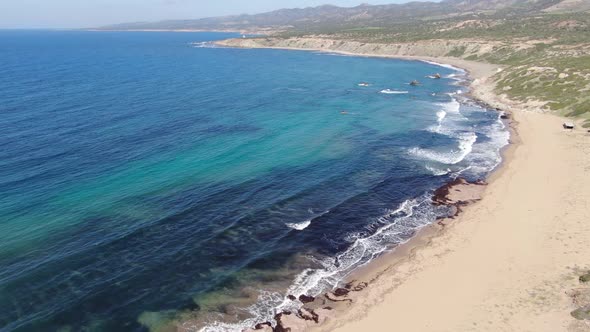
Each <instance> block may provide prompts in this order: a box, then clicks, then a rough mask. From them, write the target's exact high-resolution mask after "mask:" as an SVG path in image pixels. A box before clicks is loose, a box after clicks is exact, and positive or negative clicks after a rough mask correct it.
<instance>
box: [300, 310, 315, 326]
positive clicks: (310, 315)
mask: <svg viewBox="0 0 590 332" xmlns="http://www.w3.org/2000/svg"><path fill="white" fill-rule="evenodd" d="M297 316H299V318H301V319H304V320H309V321H314V322H315V323H316V324H317V323H319V322H320V316H319V315H318V314H316V313H315V311H313V310H312V309H307V308H302V309H299V311H298V312H297Z"/></svg>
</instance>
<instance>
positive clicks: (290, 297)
mask: <svg viewBox="0 0 590 332" xmlns="http://www.w3.org/2000/svg"><path fill="white" fill-rule="evenodd" d="M287 298H288V299H289V300H291V301H295V300H297V298H296V297H295V296H294V295H289V296H287Z"/></svg>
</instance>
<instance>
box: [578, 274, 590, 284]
mask: <svg viewBox="0 0 590 332" xmlns="http://www.w3.org/2000/svg"><path fill="white" fill-rule="evenodd" d="M580 282H582V283H587V282H590V272H589V273H586V274H584V275H583V276H581V277H580Z"/></svg>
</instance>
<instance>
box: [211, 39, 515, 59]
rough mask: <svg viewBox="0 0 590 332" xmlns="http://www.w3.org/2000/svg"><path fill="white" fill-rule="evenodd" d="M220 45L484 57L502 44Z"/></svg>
mask: <svg viewBox="0 0 590 332" xmlns="http://www.w3.org/2000/svg"><path fill="white" fill-rule="evenodd" d="M219 44H220V45H224V46H230V47H244V48H285V49H305V50H323V51H338V52H348V53H354V54H366V55H382V56H425V57H447V56H449V57H458V58H467V57H470V56H483V55H485V54H489V53H490V52H492V51H493V50H494V49H496V48H500V47H503V46H506V45H504V43H502V42H493V41H478V40H466V39H461V40H424V41H417V42H411V43H388V44H380V43H363V42H358V41H345V40H336V39H328V38H323V37H297V38H255V39H229V40H225V41H222V42H219Z"/></svg>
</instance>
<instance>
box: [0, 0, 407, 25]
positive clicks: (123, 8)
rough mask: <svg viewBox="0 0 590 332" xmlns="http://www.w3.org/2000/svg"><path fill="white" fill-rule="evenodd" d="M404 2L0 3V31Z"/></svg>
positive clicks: (54, 0)
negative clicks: (329, 5) (323, 6)
mask: <svg viewBox="0 0 590 332" xmlns="http://www.w3.org/2000/svg"><path fill="white" fill-rule="evenodd" d="M403 2H407V0H358V1H356V0H249V1H248V0H0V29H11V28H16V29H26V28H90V27H98V26H102V25H108V24H114V23H127V22H146V21H159V20H167V19H194V18H202V17H211V16H221V15H233V14H244V13H246V14H254V13H261V12H265V11H270V10H274V9H280V8H301V7H309V6H319V5H323V4H333V5H338V6H346V7H352V6H356V5H359V4H361V3H369V4H386V3H403Z"/></svg>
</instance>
